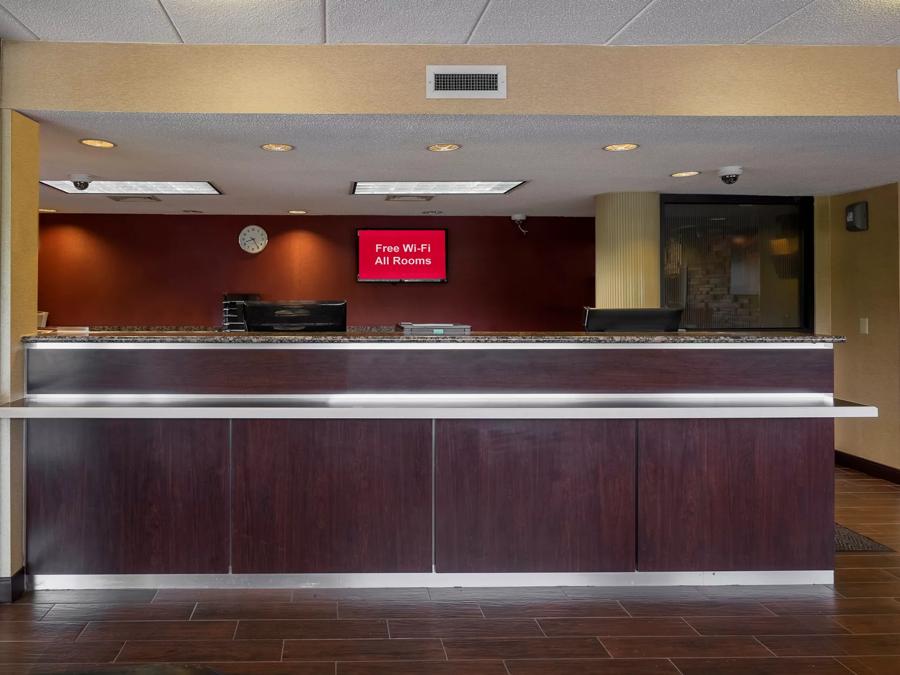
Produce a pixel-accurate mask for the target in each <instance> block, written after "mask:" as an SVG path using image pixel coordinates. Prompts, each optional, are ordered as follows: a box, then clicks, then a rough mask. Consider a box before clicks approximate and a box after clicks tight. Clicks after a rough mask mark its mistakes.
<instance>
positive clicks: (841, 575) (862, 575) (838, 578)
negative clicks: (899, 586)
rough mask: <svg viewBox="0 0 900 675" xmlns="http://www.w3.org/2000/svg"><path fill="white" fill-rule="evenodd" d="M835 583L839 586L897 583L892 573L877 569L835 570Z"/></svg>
mask: <svg viewBox="0 0 900 675" xmlns="http://www.w3.org/2000/svg"><path fill="white" fill-rule="evenodd" d="M834 581H835V583H837V584H846V583H856V582H873V581H897V577H895V576H894V575H893V574H891V573H890V572H888V571H886V570H883V569H879V568H877V567H848V568H845V569H839V570H835V573H834Z"/></svg>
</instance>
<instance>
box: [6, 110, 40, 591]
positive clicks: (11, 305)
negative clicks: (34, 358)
mask: <svg viewBox="0 0 900 675" xmlns="http://www.w3.org/2000/svg"><path fill="white" fill-rule="evenodd" d="M38 140H39V139H38V125H37V124H36V123H35V122H33V121H32V120H30V119H28V118H27V117H25V116H23V115H20V114H19V113H17V112H13V111H10V110H2V111H0V159H2V161H0V167H2V171H0V397H2V400H3V401H8V400H11V399H16V398H20V397H21V396H22V395H23V393H24V374H25V365H24V361H25V358H24V351H23V349H22V344H21V337H22V336H23V335H25V334H27V333H33V332H34V331H35V329H36V328H37V250H38V227H37V218H38V212H37V210H38V163H39V150H38V148H39V146H38ZM23 502H24V447H23V428H22V422H21V421H20V422H9V421H3V422H2V423H0V577H8V576H10V575H12V574H15V573H16V572H17V571H18V570H19V569H21V568H22V566H23V565H24V562H25V549H24V546H23V543H24V534H23V525H24V515H25V513H24V503H23Z"/></svg>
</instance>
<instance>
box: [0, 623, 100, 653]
mask: <svg viewBox="0 0 900 675" xmlns="http://www.w3.org/2000/svg"><path fill="white" fill-rule="evenodd" d="M83 629H84V624H83V623H48V622H46V621H44V622H41V621H3V622H0V642H72V641H73V640H74V639H75V638H77V637H78V635H79V634H80V633H81V631H82V630H83ZM0 649H3V646H2V645H0Z"/></svg>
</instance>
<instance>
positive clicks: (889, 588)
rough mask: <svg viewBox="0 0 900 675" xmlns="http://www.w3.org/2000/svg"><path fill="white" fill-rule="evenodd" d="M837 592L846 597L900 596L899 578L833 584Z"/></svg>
mask: <svg viewBox="0 0 900 675" xmlns="http://www.w3.org/2000/svg"><path fill="white" fill-rule="evenodd" d="M834 587H835V589H837V591H838V593H840V594H841V595H843V596H845V597H847V598H890V597H900V579H898V580H896V581H876V582H872V583H859V584H853V583H847V584H835V585H834Z"/></svg>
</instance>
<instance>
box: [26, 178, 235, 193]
mask: <svg viewBox="0 0 900 675" xmlns="http://www.w3.org/2000/svg"><path fill="white" fill-rule="evenodd" d="M41 183H43V184H44V185H46V186H48V187H52V188H55V189H57V190H60V191H62V192H65V193H66V194H70V195H91V194H93V195H98V194H99V195H218V194H222V193H221V192H219V191H218V190H217V189H216V188H215V187H214V186H213V185H212V184H211V183H209V182H208V181H155V180H95V181H92V182H91V183H90V184H89V185H88V186H87V189H85V190H79V189H78V188H76V187H75V186H74V185H73V184H72V181H70V180H42V181H41Z"/></svg>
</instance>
